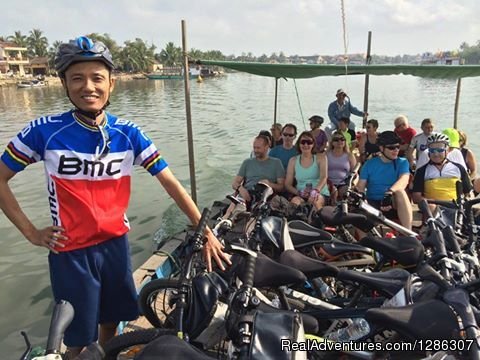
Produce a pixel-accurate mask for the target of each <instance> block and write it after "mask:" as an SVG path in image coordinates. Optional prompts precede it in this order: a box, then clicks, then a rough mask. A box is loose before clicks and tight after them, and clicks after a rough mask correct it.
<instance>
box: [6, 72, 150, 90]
mask: <svg viewBox="0 0 480 360" xmlns="http://www.w3.org/2000/svg"><path fill="white" fill-rule="evenodd" d="M114 78H115V80H116V81H129V80H134V79H138V78H144V76H143V74H142V73H115V74H114ZM32 79H33V77H19V76H18V77H17V76H14V77H5V76H0V88H1V87H9V86H16V85H17V83H19V82H20V81H24V80H32ZM45 84H46V85H48V86H60V85H61V84H62V83H61V81H60V78H59V77H58V76H46V77H45Z"/></svg>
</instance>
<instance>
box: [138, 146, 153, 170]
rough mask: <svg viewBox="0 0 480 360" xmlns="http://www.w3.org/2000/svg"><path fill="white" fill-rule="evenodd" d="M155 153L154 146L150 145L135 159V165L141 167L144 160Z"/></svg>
mask: <svg viewBox="0 0 480 360" xmlns="http://www.w3.org/2000/svg"><path fill="white" fill-rule="evenodd" d="M155 151H157V147H156V146H155V145H154V144H150V146H149V147H147V148H146V149H145V150H143V151H142V152H141V153H140V155H138V156H137V157H136V158H135V162H134V164H135V165H141V164H142V162H144V161H145V159H148V158H149V157H150V155H152V154H153V153H154V152H155Z"/></svg>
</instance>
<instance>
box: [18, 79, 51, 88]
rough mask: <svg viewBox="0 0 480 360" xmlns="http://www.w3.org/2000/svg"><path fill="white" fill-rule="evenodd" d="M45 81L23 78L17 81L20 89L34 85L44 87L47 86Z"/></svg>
mask: <svg viewBox="0 0 480 360" xmlns="http://www.w3.org/2000/svg"><path fill="white" fill-rule="evenodd" d="M45 85H46V84H45V82H44V81H41V80H22V81H20V82H19V83H17V88H19V89H26V88H32V87H43V86H45Z"/></svg>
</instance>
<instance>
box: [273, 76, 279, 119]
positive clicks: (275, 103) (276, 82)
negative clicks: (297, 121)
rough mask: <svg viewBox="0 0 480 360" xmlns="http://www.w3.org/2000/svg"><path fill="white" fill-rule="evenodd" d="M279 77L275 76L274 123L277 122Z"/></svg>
mask: <svg viewBox="0 0 480 360" xmlns="http://www.w3.org/2000/svg"><path fill="white" fill-rule="evenodd" d="M277 97H278V78H275V100H274V101H275V102H274V104H273V123H274V124H276V123H277Z"/></svg>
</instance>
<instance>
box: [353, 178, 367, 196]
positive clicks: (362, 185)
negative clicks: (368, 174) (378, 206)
mask: <svg viewBox="0 0 480 360" xmlns="http://www.w3.org/2000/svg"><path fill="white" fill-rule="evenodd" d="M356 188H357V191H358V192H361V193H364V192H365V189H366V188H367V180H362V179H360V180H358V183H357V186H356Z"/></svg>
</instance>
